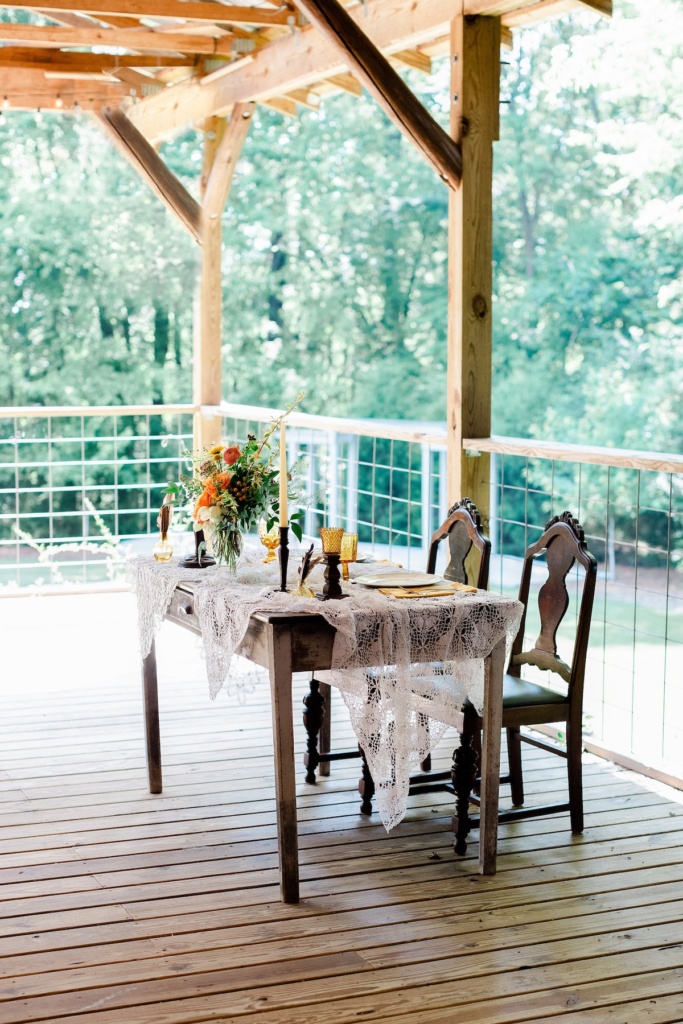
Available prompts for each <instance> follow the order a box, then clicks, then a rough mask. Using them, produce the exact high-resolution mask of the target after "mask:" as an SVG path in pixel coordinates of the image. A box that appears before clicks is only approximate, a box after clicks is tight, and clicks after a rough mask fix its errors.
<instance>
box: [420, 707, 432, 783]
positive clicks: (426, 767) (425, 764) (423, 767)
mask: <svg viewBox="0 0 683 1024" xmlns="http://www.w3.org/2000/svg"><path fill="white" fill-rule="evenodd" d="M420 719H421V724H423V725H424V730H425V732H426V734H427V736H429V719H428V718H427V716H426V715H420ZM431 770H432V755H431V754H427V756H426V757H425V759H424V761H420V771H423V772H431Z"/></svg>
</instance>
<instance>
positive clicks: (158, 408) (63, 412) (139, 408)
mask: <svg viewBox="0 0 683 1024" xmlns="http://www.w3.org/2000/svg"><path fill="white" fill-rule="evenodd" d="M195 412H199V406H197V405H5V406H0V420H8V419H36V420H47V419H51V418H55V419H64V418H66V417H68V416H165V415H167V414H173V413H188V414H189V415H190V416H191V415H192V414H193V413H195Z"/></svg>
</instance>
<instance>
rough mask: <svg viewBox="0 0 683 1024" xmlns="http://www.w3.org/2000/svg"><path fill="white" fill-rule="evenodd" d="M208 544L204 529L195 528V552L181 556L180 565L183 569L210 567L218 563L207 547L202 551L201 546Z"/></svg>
mask: <svg viewBox="0 0 683 1024" xmlns="http://www.w3.org/2000/svg"><path fill="white" fill-rule="evenodd" d="M202 544H206V541H205V538H204V531H203V530H195V533H194V554H193V555H186V556H185V558H181V559H180V561H179V562H178V565H179V566H180V568H181V569H208V568H209V566H211V565H215V564H216V559H215V558H214V557H213V556H212V555H210V554H209V553H208V551H207V550H206V547H205V548H204V550H203V551H200V550H199V549H200V546H201V545H202Z"/></svg>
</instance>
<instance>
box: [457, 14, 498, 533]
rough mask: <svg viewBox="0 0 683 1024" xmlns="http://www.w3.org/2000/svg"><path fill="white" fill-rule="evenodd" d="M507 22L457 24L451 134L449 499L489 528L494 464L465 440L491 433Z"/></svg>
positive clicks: (488, 20) (471, 20)
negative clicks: (455, 179)
mask: <svg viewBox="0 0 683 1024" xmlns="http://www.w3.org/2000/svg"><path fill="white" fill-rule="evenodd" d="M499 90H500V19H499V18H484V17H478V18H468V17H465V16H464V15H459V16H458V17H456V18H455V19H454V21H453V28H452V36H451V94H452V96H454V97H457V100H456V101H455V102H454V103H453V107H452V118H451V130H452V133H453V137H454V138H455V140H456V141H457V142H459V143H460V145H461V148H462V183H461V186H460V188H459V189H458V191H457V192H454V193H451V198H450V210H449V241H448V250H449V302H448V317H449V330H448V375H447V379H448V424H447V429H448V440H447V444H448V494H449V501H455V500H456V499H457V498H462V497H465V496H467V497H470V498H471V499H472V500H473V501H474V502H475V504H476V505H477V506H478V508H479V510H480V512H481V514H482V519H483V520H484V522H485V523H487V520H488V513H489V457H488V455H480V456H479V457H478V458H468V457H467V456H466V454H465V452H464V451H463V447H462V442H463V439H464V438H471V437H488V436H489V434H490V433H491V336H492V316H491V295H492V277H493V273H492V259H493V142H494V140H495V139H497V138H498V104H499Z"/></svg>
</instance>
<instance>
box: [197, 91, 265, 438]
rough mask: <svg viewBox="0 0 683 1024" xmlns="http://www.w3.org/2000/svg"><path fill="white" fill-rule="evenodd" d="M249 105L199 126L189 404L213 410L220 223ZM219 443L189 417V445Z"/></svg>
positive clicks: (215, 428)
mask: <svg viewBox="0 0 683 1024" xmlns="http://www.w3.org/2000/svg"><path fill="white" fill-rule="evenodd" d="M253 109H254V105H253V104H251V103H247V104H237V105H236V106H235V108H234V110H233V112H232V117H231V118H230V121H229V122H228V123H227V124H226V122H225V120H224V119H223V118H218V117H212V118H209V120H208V121H207V122H206V123H205V125H204V131H205V136H204V166H203V168H202V178H201V187H202V199H203V206H202V217H201V242H202V267H201V279H200V285H199V299H198V305H197V313H196V319H195V344H194V379H193V399H194V403H195V405H200V406H207V405H210V406H218V405H220V402H221V399H222V397H223V395H222V376H221V313H222V305H223V282H222V275H221V258H222V252H223V233H222V228H221V218H222V214H223V208H224V206H225V201H226V199H227V197H228V192H229V191H230V185H231V183H232V178H233V174H234V172H235V165H236V163H237V159H238V157H239V154H240V152H241V149H242V145H243V143H244V140H245V138H246V137H247V133H248V131H249V125H250V124H251V115H252V113H253ZM220 440H221V419H220V416H204V415H202V413H201V412H198V413H196V414H195V424H194V446H195V449H197V450H199V451H202V450H203V449H205V448H211V447H212V446H213V445H215V444H217V443H218V442H219V441H220Z"/></svg>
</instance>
